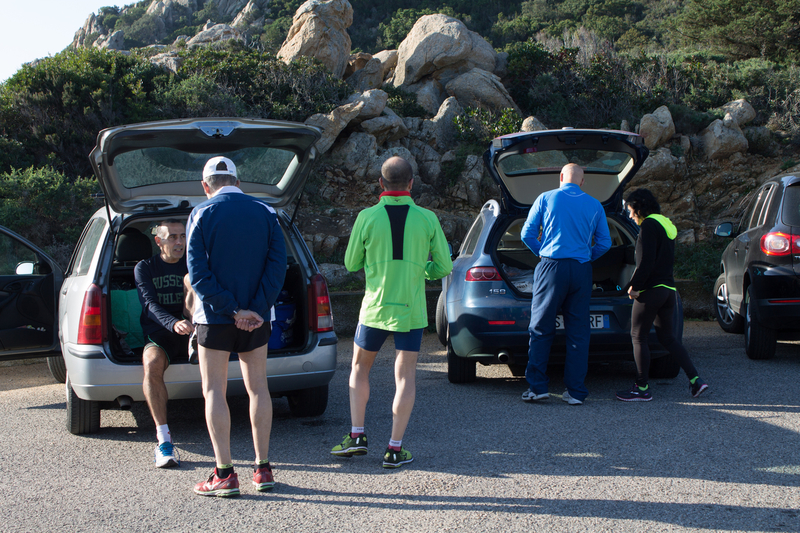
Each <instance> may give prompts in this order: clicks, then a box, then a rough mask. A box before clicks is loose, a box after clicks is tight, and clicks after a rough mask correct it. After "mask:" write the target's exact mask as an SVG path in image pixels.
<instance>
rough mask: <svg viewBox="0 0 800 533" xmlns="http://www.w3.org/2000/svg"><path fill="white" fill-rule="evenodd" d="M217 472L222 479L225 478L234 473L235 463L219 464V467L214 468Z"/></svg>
mask: <svg viewBox="0 0 800 533" xmlns="http://www.w3.org/2000/svg"><path fill="white" fill-rule="evenodd" d="M214 470H215V471H216V473H217V477H218V478H220V479H225V478H226V477H228V476H230V475H231V474H233V465H232V464H228V465H217V468H215V469H214Z"/></svg>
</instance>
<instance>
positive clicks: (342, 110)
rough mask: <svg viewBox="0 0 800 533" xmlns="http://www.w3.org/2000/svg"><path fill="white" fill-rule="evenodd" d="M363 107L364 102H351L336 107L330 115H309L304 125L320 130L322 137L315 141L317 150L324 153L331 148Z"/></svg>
mask: <svg viewBox="0 0 800 533" xmlns="http://www.w3.org/2000/svg"><path fill="white" fill-rule="evenodd" d="M362 107H364V102H360V101H359V102H353V103H350V104H345V105H343V106H340V107H337V108H336V109H334V110H333V111H331V112H330V113H317V114H316V115H311V116H310V117H309V118H308V119H307V120H306V122H305V123H306V124H308V125H310V126H316V127H318V128H319V129H321V130H322V137H321V138H320V139H319V140H318V141H317V144H316V146H317V150H319V152H320V153H323V154H324V153H325V152H327V151H328V149H330V147H331V146H333V143H334V141H336V138H337V137H338V136H339V134H340V133H341V132H342V130H344V128H345V127H346V126H347V125H348V124H350V121H351V120H353V119H354V118H356V117H357V116H358V115H359V113H360V112H361V108H362Z"/></svg>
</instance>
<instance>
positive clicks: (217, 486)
mask: <svg viewBox="0 0 800 533" xmlns="http://www.w3.org/2000/svg"><path fill="white" fill-rule="evenodd" d="M194 492H195V494H199V495H200V496H219V497H220V498H230V497H231V496H238V495H239V476H237V475H236V472H234V473H232V474H231V475H229V476H228V477H226V478H225V479H220V478H218V477H217V472H216V470H215V471H214V472H212V473H211V475H210V476H209V477H208V479H207V480H206V481H201V482H200V483H198V484H197V485H195V486H194Z"/></svg>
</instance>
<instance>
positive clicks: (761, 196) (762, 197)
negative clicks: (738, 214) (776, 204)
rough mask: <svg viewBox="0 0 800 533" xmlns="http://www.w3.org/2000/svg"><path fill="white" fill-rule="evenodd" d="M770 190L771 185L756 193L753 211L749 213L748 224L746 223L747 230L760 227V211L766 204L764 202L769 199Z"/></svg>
mask: <svg viewBox="0 0 800 533" xmlns="http://www.w3.org/2000/svg"><path fill="white" fill-rule="evenodd" d="M771 189H772V185H768V186H766V187H764V188H763V189H761V190H760V191H758V194H757V195H756V200H755V202H753V209H752V211H751V212H750V213H749V222H748V223H747V229H753V228H757V227H758V226H759V225H760V221H761V219H762V216H761V211H762V209H763V207H764V205H765V204H766V200H767V198H768V197H769V193H770V191H771Z"/></svg>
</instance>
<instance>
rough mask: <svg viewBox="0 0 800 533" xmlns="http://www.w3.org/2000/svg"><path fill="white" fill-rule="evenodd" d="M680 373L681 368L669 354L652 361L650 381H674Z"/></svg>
mask: <svg viewBox="0 0 800 533" xmlns="http://www.w3.org/2000/svg"><path fill="white" fill-rule="evenodd" d="M680 371H681V366H680V365H679V364H678V363H677V362H676V361H675V359H674V358H673V357H672V356H671V355H669V354H667V355H662V356H661V357H659V358H657V359H652V360H651V361H650V379H672V378H675V377H677V376H678V374H679V373H680Z"/></svg>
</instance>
